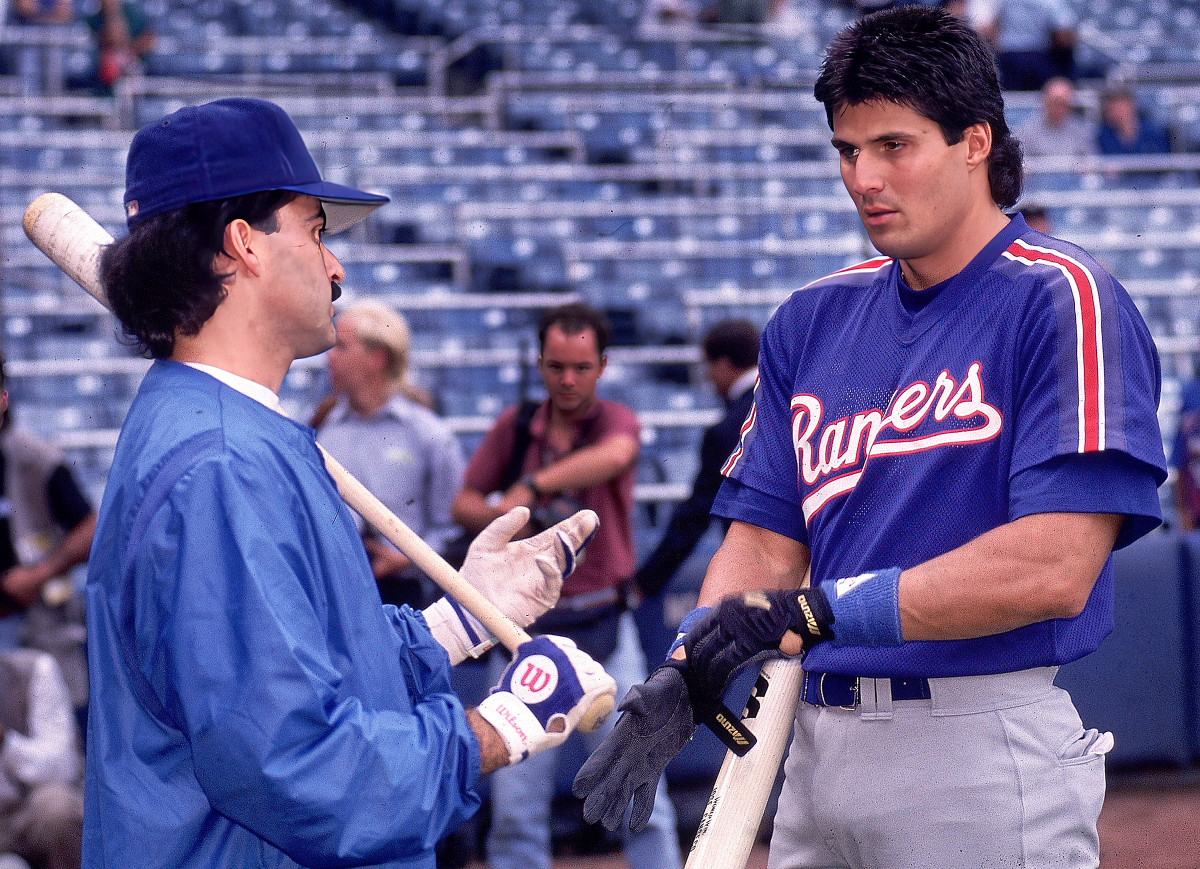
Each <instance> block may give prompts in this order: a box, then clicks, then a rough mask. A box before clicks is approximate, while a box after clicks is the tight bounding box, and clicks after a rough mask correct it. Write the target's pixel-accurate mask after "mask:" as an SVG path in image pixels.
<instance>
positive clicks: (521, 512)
mask: <svg viewBox="0 0 1200 869" xmlns="http://www.w3.org/2000/svg"><path fill="white" fill-rule="evenodd" d="M528 521H529V508H528V507H514V508H513V509H512V510H509V511H508V512H507V513H505V514H504V515H503V516H499V517H497V518H496V519H494V520H493V521H492V523H491V524H490V525H488V526H487V527H486V528H484V529H483V531H481V532H479V536H478V537H476V538H475V540H474V541H472V543H471V547H470V548H469V549H468V550H467V558H466V561H465V562H464V563H463V566H462V575H463V578H464V579H465V580H467V582H469V583H471V585H473V586H474V587H475V588H476V589H478V590H479V592H480V593H481V594H483V596H484V597H486V598H487V599H488V600H490V601H491V602H492V603H493V604H495V605H496V608H497V609H499V610H500V612H502V613H504V614H505V615H506V616H508V617H509V618H510V619H512V620H513V621H514V622H516V623H517V624H518V625H520V626H521V627H526V626H528V625H530V624H532V623H533V621H534V619H536V618H537V617H538V616H540V615H541V614H542V613H544V612H545V611H546V610H548V609H550V608H551V607H552V606H554V604H555V603H557V602H558V595H559V592H560V591H561V590H562V583H563V580H564V579H565V578H566V577H568V576H570V575H571V572H572V571H573V570H574V569H575V566H576V564H578V563H579V556H580V553H582V552H583V548H584V547H585V546H587V544H588V541H589V540H591V539H592V535H593V534H595V533H596V527H597V526H598V525H599V524H600V520H599V517H597V516H596V514H595V513H594V512H592V511H591V510H580V511H579V512H578V513H576V514H575V515H574V516H571V517H569V518H567V519H564V520H563V521H561V522H559V523H558V524H557V525H553V526H551V527H550V528H547V529H546V530H545V531H543V532H542V533H540V534H537V535H535V536H533V537H529V538H527V539H525V540H513V536H514V535H515V534H517V533H518V532H519V531H520V530H521V529H522V528H524V527H525V524H526V523H527V522H528ZM424 615H425V621H426V623H427V624H428V625H429V630H430V631H431V632H432V633H433V636H434V639H436V640H437V641H438V642H439V643H440V644H441V645H442V647H443V648H444V649H445V650H446V652H447V653H448V654H449V655H450V664H451V665H454V664H457V663H459V662H461V661H463V660H465V659H466V658H468V657H472V658H478V657H479V656H480V655H482V654H483V653H484V652H486V651H487V650H488V649H490V648H491V647H492V646H494V645H495V644H496V638H495V637H493V636H492V635H491V633H489V632H488V630H487V628H485V627H484V626H483V624H482V623H481V622H480V621H479V620H478V619H476V618H475V617H474V616H473V615H471V614H470V613H468V612H467V611H466V610H465V609H463V608H462V607H461V606H460V605H459V604H458V602H457V601H455V600H453V599H452V598H450V597H448V596H447V597H443V598H442V599H440V600H438V601H437V602H435V603H434V604H433V605H432V606H429V607H426V609H425V611H424Z"/></svg>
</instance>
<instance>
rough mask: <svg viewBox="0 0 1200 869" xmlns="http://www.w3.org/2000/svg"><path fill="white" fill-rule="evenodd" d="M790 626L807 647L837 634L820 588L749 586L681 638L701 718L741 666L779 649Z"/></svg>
mask: <svg viewBox="0 0 1200 869" xmlns="http://www.w3.org/2000/svg"><path fill="white" fill-rule="evenodd" d="M788 631H794V632H795V633H796V634H799V636H800V640H801V643H802V644H803V651H804V652H807V651H808V650H809V649H810V648H812V646H813V645H814V644H816V643H820V642H824V641H825V640H832V639H833V611H832V610H831V609H830V607H829V598H827V597H826V596H825V592H824V591H822V590H821V589H820V587H813V588H802V589H799V590H796V589H791V590H777V591H748V592H746V593H744V594H741V595H737V596H735V597H730V598H726V599H725V600H723V601H721V602H720V603H719V604H717V605H716V606H715V607H713V608H712V610H710V611H709V613H708V614H707V615H706V616H705V617H704V618H703V619H702V620H701V621H700V622H699V623H698V624H697V625H696V626H695V627H693V628H692V629H691V631H689V632H688V634H687V636H686V637H684V639H683V648H684V651H685V652H687V667H686V670H685V676H686V679H687V685H688V689H689V691H690V693H691V698H692V704H693V706H694V707H695V708H696V712H697V716H698V718H699V719H701V720H702V719H703V718H704V715H705V712H706V708H707V706H708V705H709V704H715V703H717V702H719V701H720V699H721V696H722V695H723V694H724V693H725V688H726V686H727V685H728V684H729V680H730V679H731V678H732V677H733V674H734V673H735V672H736V671H737V670H738V669H740V668H741V667H744V666H745V665H746V664H749V663H750V662H751V661H753V660H755V659H757V658H759V657H760V656H763V655H771V654H778V652H779V644H780V642H782V640H783V635H784V634H785V633H787V632H788Z"/></svg>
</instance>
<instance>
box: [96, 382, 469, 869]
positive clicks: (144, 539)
mask: <svg viewBox="0 0 1200 869" xmlns="http://www.w3.org/2000/svg"><path fill="white" fill-rule="evenodd" d="M87 598H88V645H89V668H90V671H91V679H92V682H91V686H92V687H91V690H92V695H91V707H90V715H89V722H88V754H87V780H86V803H85V817H84V866H85V867H114V869H115V867H120V869H130V867H190V866H195V867H206V869H208V867H214V866H222V867H242V866H256V867H257V866H296V865H303V866H369V865H385V866H397V867H401V866H402V867H429V869H432V867H433V866H434V850H433V849H434V845H435V844H436V842H437V840H438V839H439V837H441V836H442V835H443V834H444V833H446V832H447V831H449V830H452V829H454V827H455V826H457V825H458V824H459V823H461V822H462V821H463V820H464V819H465V818H467V817H469V816H470V815H471V814H472V813H473V812H474V811H475V809H476V808H477V807H478V805H479V798H478V796H477V794H476V793H475V791H474V787H475V784H476V780H477V777H478V770H479V746H478V743H477V742H476V740H475V737H474V734H473V733H472V732H471V730H470V727H469V726H468V724H467V721H466V718H465V716H464V714H463V709H462V706H461V704H460V703H459V701H458V699H457V697H456V696H455V695H454V693H453V691H452V690H451V687H450V683H449V663H448V660H447V657H446V653H445V651H444V650H443V649H442V648H441V646H439V645H438V644H437V643H436V642H435V641H434V639H433V637H432V636H431V635H430V633H429V631H428V628H427V627H426V625H425V623H424V619H423V617H422V616H420V615H419V614H417V613H414V612H413V611H412V610H410V609H408V608H407V607H405V608H403V609H399V610H398V609H396V608H395V607H392V606H383V605H382V604H381V603H380V601H379V595H378V592H377V591H376V587H375V583H374V580H373V578H372V574H371V570H370V567H369V565H368V563H367V560H366V556H365V554H364V551H363V547H362V544H361V542H360V540H359V535H358V532H357V531H356V529H355V524H354V521H353V519H352V517H351V515H350V512H349V508H347V507H346V506H345V504H344V503H343V502H342V500H341V499H340V497H339V496H338V493H337V490H336V489H335V487H334V484H333V481H332V479H331V478H330V477H329V475H328V473H327V472H326V470H325V467H324V465H323V463H322V460H321V457H320V454H319V452H318V449H317V447H316V444H315V440H314V435H313V432H312V430H311V429H309V428H308V427H307V426H302V425H298V424H297V423H294V422H292V421H291V420H288V419H286V418H285V417H283V416H281V415H279V414H277V413H275V412H274V411H272V410H270V409H269V408H266V407H264V406H263V405H261V404H259V403H258V402H256V401H254V400H253V399H251V398H248V397H246V396H245V395H242V394H241V393H239V392H238V391H236V390H235V389H232V388H230V387H228V386H226V385H224V384H222V383H221V382H219V381H218V380H216V379H214V378H213V377H211V376H209V375H207V374H205V373H203V372H200V371H196V370H194V369H191V368H189V367H187V366H184V365H180V364H177V363H172V362H162V361H160V362H156V363H155V364H154V365H153V366H152V368H151V369H150V371H149V373H148V374H147V376H146V378H145V380H144V381H143V383H142V386H141V389H140V391H139V393H138V396H137V398H136V400H135V401H134V403H133V405H132V407H131V408H130V411H129V414H128V417H127V419H126V421H125V425H124V428H123V430H122V432H121V438H120V440H119V442H118V444H117V449H116V455H115V458H114V461H113V465H112V470H111V472H110V475H109V479H108V485H107V488H106V491H105V495H104V501H103V504H102V507H101V511H100V521H99V526H98V528H97V532H96V537H95V543H94V545H93V549H92V558H91V561H90V564H89V569H88V583H87Z"/></svg>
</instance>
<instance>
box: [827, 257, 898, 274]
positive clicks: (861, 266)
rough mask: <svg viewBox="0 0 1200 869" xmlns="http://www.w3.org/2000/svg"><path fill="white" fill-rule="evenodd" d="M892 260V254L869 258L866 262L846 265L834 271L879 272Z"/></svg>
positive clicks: (837, 272)
mask: <svg viewBox="0 0 1200 869" xmlns="http://www.w3.org/2000/svg"><path fill="white" fill-rule="evenodd" d="M891 261H892V258H891V257H890V256H880V257H875V259H869V260H867V261H866V262H861V263H857V264H855V265H852V266H846V267H845V268H844V269H838V270H837V271H836V272H834V274H835V275H844V274H846V273H847V272H877V271H879V270H880V269H881V268H883V267H884V266H885V265H887V264H888V263H890V262H891Z"/></svg>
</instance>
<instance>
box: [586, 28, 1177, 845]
mask: <svg viewBox="0 0 1200 869" xmlns="http://www.w3.org/2000/svg"><path fill="white" fill-rule="evenodd" d="M816 96H817V98H818V99H819V100H820V101H821V102H822V103H824V105H825V108H826V112H827V117H828V119H829V123H830V127H831V129H832V130H833V145H834V147H835V148H836V149H837V151H838V153H839V155H840V161H841V171H842V177H843V180H844V182H845V185H846V189H847V191H848V192H849V193H850V196H851V198H852V199H853V200H854V202H855V205H856V206H857V208H858V211H859V215H860V217H861V219H862V222H863V225H864V226H865V228H866V231H867V233H868V235H869V236H870V238H871V241H872V243H873V244H874V245H875V247H876V249H877V250H879V251H880V253H882V254H883V256H882V257H880V258H879V259H874V260H871V261H868V262H865V263H862V264H860V265H857V266H853V267H851V268H848V269H845V270H843V271H840V272H838V273H835V274H833V275H830V276H829V277H827V278H824V279H822V280H819V281H817V282H815V283H813V284H811V285H810V286H808V287H806V288H804V289H802V290H801V291H799V292H797V293H795V294H794V295H793V296H792V297H791V298H790V299H789V300H788V301H787V302H786V303H785V304H784V305H782V306H781V307H780V309H779V311H778V312H777V313H776V315H775V316H774V317H773V318H772V320H771V322H770V323H769V324H768V326H767V328H766V330H765V332H764V333H763V339H762V352H761V355H760V359H759V386H758V389H757V391H756V395H755V405H754V408H753V410H752V412H751V417H750V420H749V421H748V425H747V428H746V430H745V431H744V433H743V436H742V438H741V441H740V443H739V445H738V447H737V448H736V449H735V451H734V453H733V454H732V456H731V457H730V459H729V461H728V462H727V463H726V466H725V469H724V474H725V477H726V479H725V482H724V483H723V485H722V488H721V491H720V493H719V495H718V497H717V500H716V503H715V505H714V508H713V510H714V512H715V513H716V514H718V515H720V516H723V517H726V518H728V519H730V520H732V521H733V524H732V526H731V528H730V530H729V533H728V535H727V536H726V538H725V541H724V543H723V544H722V546H721V548H720V550H719V551H718V552H717V554H716V555H715V556H714V558H713V560H712V562H711V564H710V566H709V569H708V573H707V576H706V578H705V582H704V587H703V590H702V591H701V595H700V603H701V605H702V608H701V609H699V610H697V611H696V612H695V613H693V614H691V615H689V616H688V617H687V618H686V619H685V621H684V625H683V626H681V637H680V639H679V641H677V644H676V646H677V648H676V650H674V651H673V653H672V658H670V659H669V660H668V662H667V664H665V665H664V666H662V667H660V668H659V669H658V670H656V671H655V672H654V673H653V674H652V675H651V676H650V678H649V679H648V680H647V681H646V682H645V683H644V684H643V685H642V686H638V687H637V688H635V689H634V690H633V691H631V692H630V694H629V695H627V697H626V699H625V700H624V701H623V703H622V704H621V709H622V710H623V713H624V714H623V715H622V717H621V720H620V721H619V722H618V724H617V725H616V728H615V730H614V731H613V734H612V736H611V737H610V739H609V741H608V742H607V743H606V744H605V745H604V746H602V747H601V749H600V750H599V751H597V752H596V753H595V754H594V755H593V756H592V758H591V759H590V760H589V762H588V764H587V765H585V767H584V768H583V769H582V770H581V771H580V774H579V777H578V778H577V779H576V789H577V793H579V794H580V795H581V796H586V801H585V805H584V814H585V817H587V818H589V819H598V820H602V821H603V822H604V823H606V824H608V825H610V826H611V825H614V824H616V823H619V820H620V814H621V811H622V810H623V809H624V808H625V806H626V805H628V803H629V801H630V799H631V798H632V800H633V813H632V815H631V818H632V822H633V823H638V822H639V821H640V820H641V818H643V817H644V816H645V813H646V811H647V810H648V809H647V801H648V799H649V792H648V789H647V788H646V787H645V786H644V782H645V780H648V779H649V778H650V777H651V776H652V775H653V772H654V770H655V769H658V768H660V767H661V766H662V765H665V763H666V762H667V760H669V758H670V757H671V756H672V755H673V754H674V753H675V752H676V751H678V749H679V748H680V747H681V746H682V745H683V744H684V743H685V742H686V741H687V739H688V738H690V736H691V733H692V732H693V731H694V729H695V724H694V721H699V720H703V719H704V718H705V716H706V714H708V713H709V712H711V708H712V706H711V704H712V702H713V699H714V697H716V696H718V695H719V693H720V691H721V690H722V688H723V687H724V686H725V684H726V682H727V680H728V678H729V676H730V674H731V673H732V672H733V671H734V670H735V669H736V668H737V667H739V666H742V665H743V664H745V663H746V662H748V661H749V660H750V659H751V658H753V657H755V656H757V655H760V654H762V653H764V652H774V651H775V650H782V651H783V652H785V653H788V654H796V653H799V652H801V651H803V652H805V654H806V657H805V661H804V668H805V671H806V677H805V682H804V687H803V692H802V702H801V703H800V704H799V707H798V709H797V717H796V728H795V735H794V742H793V745H792V749H791V751H790V753H789V756H788V760H787V763H786V781H785V785H784V790H783V793H782V796H781V797H780V801H779V810H778V813H777V815H776V819H775V829H774V834H773V836H772V839H771V857H770V862H769V866H770V867H771V869H783V867H801V866H803V867H868V866H869V867H887V869H896V867H922V869H925V867H972V869H978V867H981V866H1072V867H1081V866H1096V865H1098V862H1099V853H1098V852H1099V844H1098V838H1097V834H1096V819H1097V816H1098V814H1099V811H1100V806H1101V803H1102V801H1103V796H1104V763H1103V757H1104V754H1105V752H1106V751H1107V750H1108V747H1109V746H1110V745H1111V737H1110V736H1109V735H1108V734H1101V733H1098V732H1096V731H1095V730H1085V729H1084V727H1083V725H1082V723H1081V722H1080V719H1079V716H1078V714H1077V713H1076V711H1075V708H1074V706H1073V704H1072V703H1071V700H1070V698H1069V697H1068V696H1067V695H1066V693H1065V692H1064V691H1062V690H1060V689H1058V688H1056V687H1055V686H1054V684H1053V678H1054V674H1055V672H1056V669H1057V667H1058V665H1060V664H1063V663H1066V662H1068V661H1072V660H1074V659H1076V658H1079V657H1081V656H1083V655H1086V654H1088V653H1089V652H1091V651H1092V650H1094V649H1095V648H1096V646H1097V645H1098V644H1099V642H1100V641H1101V639H1103V637H1104V636H1105V635H1106V634H1107V633H1108V632H1109V630H1110V629H1111V627H1112V619H1113V614H1112V562H1111V552H1112V550H1113V549H1114V548H1117V547H1121V546H1124V545H1126V544H1128V543H1130V542H1131V541H1133V540H1134V539H1136V538H1138V537H1139V536H1141V535H1143V534H1145V533H1146V532H1147V531H1149V530H1151V529H1152V528H1154V527H1155V526H1156V525H1158V524H1159V522H1160V514H1159V502H1158V497H1157V493H1156V489H1157V486H1158V485H1159V484H1160V483H1161V482H1162V481H1163V479H1164V478H1165V461H1164V457H1163V451H1162V441H1161V437H1160V434H1159V430H1158V425H1157V420H1156V413H1155V411H1156V406H1157V402H1158V393H1159V367H1158V359H1157V355H1156V352H1155V348H1154V345H1153V343H1152V341H1151V338H1150V335H1149V333H1148V330H1147V329H1146V326H1145V324H1144V323H1143V322H1142V320H1141V318H1140V317H1139V315H1138V313H1137V311H1136V309H1135V308H1134V305H1133V304H1132V302H1131V301H1130V299H1129V297H1128V295H1127V294H1126V292H1125V290H1124V289H1123V288H1122V287H1121V286H1120V285H1119V284H1118V283H1117V282H1116V281H1115V280H1114V279H1113V277H1112V276H1111V275H1109V274H1107V273H1106V272H1105V271H1104V270H1103V269H1102V268H1101V267H1100V266H1099V265H1098V264H1097V263H1096V261H1095V260H1093V259H1092V258H1091V257H1089V256H1088V255H1087V254H1086V253H1084V252H1083V251H1082V250H1080V249H1079V248H1077V247H1075V246H1073V245H1070V244H1067V243H1065V242H1062V241H1059V240H1057V239H1054V238H1050V237H1049V236H1046V235H1043V234H1042V233H1039V232H1036V231H1034V230H1031V229H1029V227H1028V226H1027V225H1026V224H1025V222H1024V221H1023V220H1022V219H1021V217H1020V216H1019V215H1018V216H1014V217H1012V218H1011V219H1010V218H1009V217H1008V216H1007V215H1006V214H1005V213H1004V211H1003V210H1002V209H1004V208H1008V207H1010V206H1012V205H1013V204H1014V203H1015V202H1016V200H1017V198H1018V196H1019V194H1020V187H1021V157H1020V145H1019V143H1018V142H1017V141H1016V140H1015V139H1013V137H1012V136H1011V133H1010V132H1009V129H1008V127H1007V124H1006V123H1005V120H1004V105H1003V98H1002V95H1001V92H1000V89H999V87H998V85H997V80H996V71H995V66H994V62H993V59H992V54H991V52H990V50H989V48H988V47H987V45H986V43H984V42H983V40H981V39H980V37H979V36H978V35H977V34H976V33H975V32H974V31H972V30H970V29H969V28H968V27H966V26H964V25H963V24H961V23H960V22H958V21H957V20H956V19H954V18H952V17H950V16H948V15H946V14H944V13H942V12H940V11H937V10H934V9H932V8H929V7H924V6H907V7H900V8H896V9H892V10H889V11H886V12H881V13H877V14H875V15H871V16H867V17H864V18H862V19H860V20H859V21H858V22H856V23H854V24H852V25H850V26H849V27H848V28H847V29H846V30H844V31H843V32H842V33H841V34H840V35H839V36H838V37H837V38H836V39H835V40H834V42H833V44H832V45H831V46H830V48H829V51H828V53H827V55H826V59H825V63H824V66H823V69H822V73H821V75H820V78H819V79H818V81H817V85H816ZM806 569H810V570H811V576H812V582H811V587H809V588H804V589H799V588H798V587H799V585H800V578H801V577H802V576H803V575H804V572H805V570H806ZM706 607H708V608H709V609H705V608H706ZM681 710H682V711H681Z"/></svg>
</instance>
